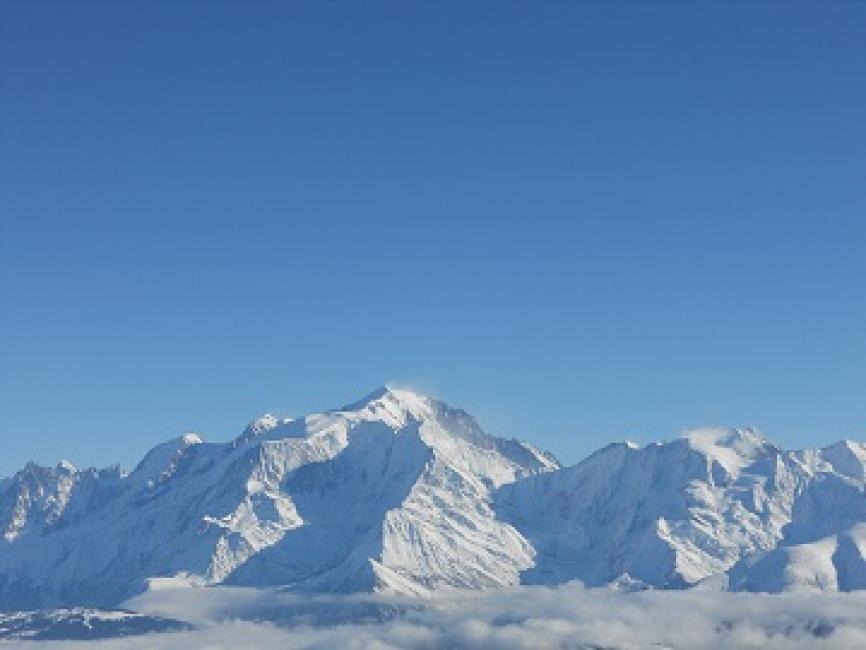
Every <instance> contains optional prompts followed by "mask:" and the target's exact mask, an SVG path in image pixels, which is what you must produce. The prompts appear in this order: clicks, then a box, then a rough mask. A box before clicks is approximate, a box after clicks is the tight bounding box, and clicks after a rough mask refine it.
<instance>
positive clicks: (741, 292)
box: [0, 2, 866, 475]
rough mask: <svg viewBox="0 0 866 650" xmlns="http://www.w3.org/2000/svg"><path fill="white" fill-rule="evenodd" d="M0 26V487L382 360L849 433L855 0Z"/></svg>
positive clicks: (207, 424)
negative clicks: (26, 466)
mask: <svg viewBox="0 0 866 650" xmlns="http://www.w3.org/2000/svg"><path fill="white" fill-rule="evenodd" d="M0 11H2V16H0V25H2V26H0V30H2V34H0V84H2V86H0V137H2V140H0V187H2V191H0V211H2V213H0V214H2V221H0V228H2V229H0V359H2V361H0V444H2V454H0V475H7V474H10V473H12V472H13V471H15V469H16V468H18V467H20V466H21V465H22V464H23V463H24V462H26V461H27V460H28V459H31V458H33V459H35V460H37V461H39V462H43V463H54V462H56V460H57V459H59V458H61V457H66V458H70V459H71V460H73V462H75V463H76V464H79V465H89V464H96V465H106V464H110V463H113V462H120V463H121V464H123V465H125V466H130V465H133V464H134V463H135V462H136V460H137V459H138V458H139V457H140V455H141V454H142V453H143V452H144V451H145V450H146V449H148V448H149V447H150V446H152V445H153V444H155V443H157V442H159V441H161V440H163V439H166V438H168V437H171V436H174V435H178V434H179V433H182V432H184V431H187V430H195V431H200V432H201V433H202V434H203V435H204V436H205V438H207V439H210V440H226V439H229V438H230V437H232V436H234V435H236V434H237V433H238V431H239V430H240V429H241V428H242V427H243V426H244V424H245V422H246V421H248V420H250V419H252V418H253V417H254V416H256V415H258V414H260V413H262V412H264V411H275V412H278V413H281V414H287V415H289V414H300V413H303V412H307V411H311V410H319V409H323V408H328V407H332V406H335V405H337V404H340V403H344V402H347V401H350V400H352V399H354V398H357V397H359V396H361V395H363V394H365V393H367V392H369V391H370V390H372V389H373V388H375V387H376V386H377V385H380V384H382V383H383V382H385V381H397V382H401V383H409V384H412V385H415V386H418V387H421V388H423V389H426V390H430V391H432V392H434V393H436V394H438V395H440V396H442V397H444V398H445V399H446V400H448V401H450V402H452V403H454V404H456V405H460V406H463V407H465V408H467V409H468V410H470V411H472V412H473V413H475V414H476V415H478V416H479V419H480V420H481V422H482V424H484V425H486V426H487V428H489V429H491V430H493V431H494V432H499V433H505V434H509V435H520V436H522V437H525V438H527V439H530V440H532V441H534V442H535V443H537V444H539V445H542V446H544V447H547V448H549V449H551V450H552V451H554V452H555V453H556V454H558V455H559V456H560V457H561V458H562V459H563V460H564V461H566V462H575V461H577V460H579V459H580V458H581V457H582V456H583V455H584V454H586V453H587V452H589V451H591V450H593V449H594V448H596V447H598V446H600V445H602V444H605V443H607V442H609V441H611V440H616V439H624V438H632V439H635V440H639V441H649V440H653V439H660V438H670V437H672V436H675V435H677V433H678V432H679V431H680V430H681V429H683V428H684V427H687V426H693V425H700V424H725V425H757V426H759V427H760V428H762V429H763V430H764V431H765V432H766V433H767V434H768V435H769V436H770V437H772V438H773V439H774V440H776V441H777V442H779V443H781V444H784V445H789V446H804V445H819V444H825V443H828V442H830V441H833V440H836V439H839V438H841V437H854V438H856V437H859V438H860V439H866V398H864V394H866V119H864V116H866V83H864V80H866V40H864V39H863V34H864V33H866V4H864V3H862V2H856V3H855V2H851V3H846V2H836V3H825V2H778V3H764V2H754V3H753V2H748V3H747V2H701V3H696V2H683V3H673V2H662V3H652V6H647V5H646V4H645V3H607V2H600V3H594V2H589V3H562V4H560V3H528V2H527V3H481V2H466V3H456V2H454V3H450V2H444V3H425V2H417V3H415V2H412V3H402V2H393V3H375V2H374V3H345V4H344V3H337V2H325V3H313V2H309V3H277V2H274V3H255V2H254V3H246V2H244V3H203V2H202V3H198V2H175V3H169V2H164V3H151V2H128V3H108V2H105V3H53V2H52V3H40V2H22V3H17V2H6V3H3V6H2V9H0Z"/></svg>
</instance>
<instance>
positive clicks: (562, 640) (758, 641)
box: [22, 584, 866, 650]
mask: <svg viewBox="0 0 866 650" xmlns="http://www.w3.org/2000/svg"><path fill="white" fill-rule="evenodd" d="M128 606H129V607H131V608H134V609H136V610H138V611H142V612H145V613H149V614H158V615H162V616H171V617H174V618H179V619H183V620H187V621H190V622H191V623H193V624H195V625H196V626H197V629H195V630H193V631H188V632H175V633H163V634H156V635H146V636H141V637H128V638H124V639H115V640H109V641H101V642H96V643H89V644H82V643H75V642H62V643H55V642H52V643H27V644H22V645H24V646H25V647H27V648H35V647H37V646H38V648H40V649H41V648H49V647H50V648H62V649H63V650H73V649H75V648H83V647H87V648H100V649H105V650H109V649H111V650H114V649H118V650H119V649H121V648H123V649H124V650H126V649H132V650H135V649H138V648H141V649H144V648H147V649H157V650H160V649H167V648H207V649H209V650H221V649H223V648H225V649H229V648H238V647H243V648H245V649H253V648H315V649H318V648H322V649H324V648H335V647H340V648H350V649H352V648H363V649H368V648H370V649H387V648H421V649H427V648H429V649H440V648H441V649H445V648H491V649H492V648H496V649H511V648H514V649H524V648H532V649H533V650H535V649H543V648H568V649H577V648H624V649H625V648H689V649H702V648H785V649H786V650H787V649H791V648H793V649H795V650H796V649H797V648H804V649H805V648H809V649H812V648H852V649H853V648H864V647H866V594H857V593H853V594H785V595H774V596H771V595H760V594H730V593H721V592H716V591H709V590H706V591H702V590H692V591H679V592H643V593H634V594H623V593H616V592H611V591H607V590H587V589H584V588H583V587H582V586H580V585H578V584H569V585H564V586H561V587H556V588H549V587H520V588H515V589H511V590H505V591H497V592H484V593H478V592H476V593H458V594H451V595H448V596H440V597H437V598H436V599H435V600H433V601H421V600H411V599H395V598H387V597H370V596H364V597H351V596H349V597H315V598H303V597H298V596H295V595H290V594H282V593H278V592H273V591H261V590H251V589H231V588H211V589H196V590H171V591H162V592H151V593H148V594H145V595H143V596H140V597H138V598H136V599H134V600H133V601H131V602H130V603H128Z"/></svg>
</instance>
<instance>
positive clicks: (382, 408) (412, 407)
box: [337, 385, 435, 422]
mask: <svg viewBox="0 0 866 650" xmlns="http://www.w3.org/2000/svg"><path fill="white" fill-rule="evenodd" d="M434 408H435V400H433V399H432V398H430V397H427V396H426V395H422V394H421V393H419V392H416V391H414V390H412V389H409V388H403V387H400V388H398V387H396V386H393V385H385V386H381V387H379V388H377V389H376V390H374V391H373V392H372V393H369V394H368V395H366V396H365V397H362V398H361V399H360V400H357V401H355V402H352V403H351V404H347V405H345V406H343V407H341V408H339V409H337V412H343V413H347V412H366V413H368V414H373V415H375V416H377V417H378V418H381V419H384V420H386V421H400V422H403V421H405V420H406V419H407V418H412V419H415V420H424V419H426V418H429V417H430V416H431V415H432V414H433V412H434Z"/></svg>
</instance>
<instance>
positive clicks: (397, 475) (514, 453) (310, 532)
mask: <svg viewBox="0 0 866 650" xmlns="http://www.w3.org/2000/svg"><path fill="white" fill-rule="evenodd" d="M864 490H866V445H864V444H861V443H855V442H850V441H843V442H839V443H837V444H835V445H832V446H829V447H825V448H821V449H806V450H796V451H786V450H783V449H780V448H778V447H776V446H775V445H773V444H772V443H771V442H769V441H768V440H766V439H765V438H764V437H763V436H762V435H761V434H760V433H758V432H757V431H755V430H753V429H717V428H703V429H695V430H691V431H688V432H686V433H685V434H684V435H683V436H682V437H680V438H677V439H675V440H672V441H670V442H662V443H654V444H650V445H647V446H642V447H641V446H638V445H635V444H633V443H615V444H611V445H608V446H607V447H604V448H603V449H600V450H599V451H597V452H595V453H594V454H592V455H591V456H589V457H588V458H586V459H585V460H583V461H582V462H580V463H578V464H577V465H574V466H571V467H562V466H561V465H560V463H559V462H558V461H557V460H556V459H555V458H554V457H553V456H552V455H551V454H549V453H546V452H544V451H542V450H540V449H537V448H536V447H534V446H532V445H530V444H528V443H526V442H521V441H518V440H507V439H504V438H499V437H496V436H493V435H490V434H488V433H486V432H485V431H484V430H483V429H482V428H481V427H480V426H479V425H478V423H477V422H476V421H475V419H474V418H473V417H472V416H471V415H469V414H468V413H466V412H465V411H462V410H460V409H457V408H453V407H451V406H448V405H447V404H445V403H443V402H441V401H438V400H436V399H432V398H429V397H426V396H424V395H421V394H418V393H416V392H414V391H411V390H406V389H397V388H382V389H380V390H377V391H375V392H374V393H372V394H371V395H369V396H367V397H366V398H364V399H362V400H360V401H358V402H356V403H353V404H349V405H347V406H344V407H342V408H339V409H335V410H332V411H328V412H325V413H320V414H313V415H307V416H304V417H301V418H297V419H288V418H277V417H274V416H271V415H266V416H264V417H261V418H259V419H257V420H255V421H253V422H252V423H251V424H250V425H249V426H247V427H246V429H245V430H244V431H243V432H242V433H241V434H240V435H239V436H238V437H237V438H235V439H234V440H232V441H231V442H227V443H207V442H204V441H203V440H202V439H201V438H200V437H199V436H198V435H196V434H186V435H184V436H181V437H179V438H176V439H174V440H170V441H168V442H166V443H164V444H161V445H159V446H157V447H155V448H154V449H152V450H151V451H150V452H149V453H148V454H147V455H146V456H145V457H144V458H143V459H142V460H141V462H140V463H139V464H138V466H137V467H135V469H133V470H132V471H129V472H124V471H122V470H121V469H120V468H118V467H113V468H108V469H100V470H98V469H83V470H79V469H76V468H75V467H74V466H72V465H71V464H70V463H68V462H65V461H63V462H61V463H59V464H58V465H57V466H55V467H41V466H38V465H35V464H33V463H30V464H28V465H27V466H26V467H24V468H23V469H22V470H21V471H19V472H18V473H17V474H15V475H14V476H12V477H10V478H6V479H2V480H0V533H2V539H0V610H6V611H13V610H30V609H40V608H48V607H115V606H117V605H118V604H119V603H121V602H123V601H124V600H125V599H127V598H129V597H130V596H133V595H135V594H137V593H140V592H142V591H144V590H147V589H165V588H183V587H185V586H198V585H216V584H223V585H242V586H269V587H275V586H279V587H281V588H284V589H287V590H291V591H297V592H328V593H354V592H382V593H395V594H413V595H426V594H430V593H432V592H436V591H441V590H447V589H457V588H473V589H478V588H496V587H505V586H509V585H515V584H519V583H522V584H545V585H555V584H561V583H565V582H568V581H572V580H580V581H582V582H583V583H585V584H587V585H589V586H605V585H607V586H609V587H611V588H614V589H621V590H635V589H649V588H659V589H682V588H702V589H726V590H731V591H767V592H780V591H790V590H820V591H837V590H838V591H849V590H857V589H866V561H864V557H866V492H864Z"/></svg>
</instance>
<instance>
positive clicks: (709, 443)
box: [683, 427, 770, 475]
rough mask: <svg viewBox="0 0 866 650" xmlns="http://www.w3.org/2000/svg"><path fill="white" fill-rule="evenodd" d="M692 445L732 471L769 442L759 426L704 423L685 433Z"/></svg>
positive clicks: (737, 468)
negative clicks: (725, 426) (719, 425)
mask: <svg viewBox="0 0 866 650" xmlns="http://www.w3.org/2000/svg"><path fill="white" fill-rule="evenodd" d="M683 438H685V439H686V440H687V441H688V443H689V446H690V447H691V448H692V449H694V450H695V451H697V452H700V453H701V454H703V455H704V456H706V457H707V458H708V459H710V460H714V461H716V462H718V463H719V465H721V466H722V467H724V468H725V470H727V471H728V472H729V473H730V474H733V475H736V474H737V473H739V471H740V470H741V469H742V468H743V467H746V466H748V465H750V464H751V462H752V461H753V460H754V459H755V457H756V456H757V455H758V454H759V453H760V452H761V451H762V450H764V449H765V448H766V447H767V446H768V445H769V444H770V443H769V442H768V441H767V439H766V438H765V437H764V436H763V435H762V434H761V433H760V432H759V431H757V430H756V429H753V428H751V427H746V428H743V429H726V428H723V427H701V428H697V429H690V430H688V431H686V432H685V433H684V434H683Z"/></svg>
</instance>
